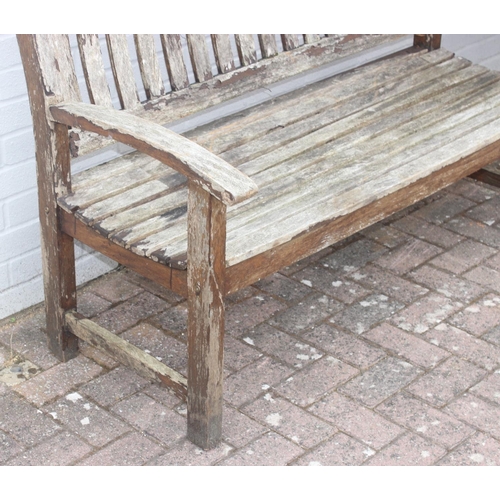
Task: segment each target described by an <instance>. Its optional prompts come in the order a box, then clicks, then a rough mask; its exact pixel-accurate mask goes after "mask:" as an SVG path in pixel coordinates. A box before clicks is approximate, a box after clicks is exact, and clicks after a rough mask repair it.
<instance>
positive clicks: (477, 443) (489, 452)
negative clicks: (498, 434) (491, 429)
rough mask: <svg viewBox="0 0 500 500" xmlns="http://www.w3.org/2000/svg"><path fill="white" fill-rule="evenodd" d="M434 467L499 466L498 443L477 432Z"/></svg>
mask: <svg viewBox="0 0 500 500" xmlns="http://www.w3.org/2000/svg"><path fill="white" fill-rule="evenodd" d="M436 465H446V466H450V465H454V466H462V467H463V466H467V467H468V466H471V465H473V466H477V465H490V466H491V465H497V466H498V465H500V443H499V442H498V441H497V440H496V439H493V438H492V437H490V436H488V435H486V434H483V433H482V432H478V433H477V434H475V435H474V436H472V437H470V438H469V439H468V440H467V441H465V443H463V444H461V445H460V446H457V448H455V449H454V450H453V451H451V452H450V453H448V455H446V456H445V457H444V458H443V459H442V460H440V461H439V462H438V463H437V464H436Z"/></svg>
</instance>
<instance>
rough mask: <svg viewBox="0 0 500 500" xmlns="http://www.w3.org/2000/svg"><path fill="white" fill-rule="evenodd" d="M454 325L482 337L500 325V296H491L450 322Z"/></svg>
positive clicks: (461, 312) (456, 315)
mask: <svg viewBox="0 0 500 500" xmlns="http://www.w3.org/2000/svg"><path fill="white" fill-rule="evenodd" d="M448 322H449V323H451V324H452V325H454V326H456V327H458V328H461V329H463V330H466V331H467V332H469V333H471V334H472V335H475V336H481V335H483V334H484V333H486V332H487V331H489V330H491V329H492V328H494V327H495V326H497V325H500V296H498V295H493V294H489V295H486V296H485V297H483V298H482V299H481V300H479V301H477V302H475V303H474V304H471V305H470V306H468V307H466V308H465V309H464V310H462V311H460V312H458V313H457V314H455V315H453V316H452V317H451V318H449V320H448Z"/></svg>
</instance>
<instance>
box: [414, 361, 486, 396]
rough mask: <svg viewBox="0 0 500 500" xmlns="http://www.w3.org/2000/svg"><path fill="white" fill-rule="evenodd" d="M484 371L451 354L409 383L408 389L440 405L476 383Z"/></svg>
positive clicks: (484, 373)
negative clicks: (435, 366)
mask: <svg viewBox="0 0 500 500" xmlns="http://www.w3.org/2000/svg"><path fill="white" fill-rule="evenodd" d="M486 373H487V372H486V371H485V370H483V369H482V368H478V367H477V366H475V365H473V364H472V363H469V362H468V361H464V360H462V359H459V358H456V357H454V356H453V357H451V358H448V359H447V360H445V361H444V362H443V363H441V364H440V365H439V366H438V367H437V368H435V369H434V370H433V371H431V372H429V373H428V374H426V375H424V376H423V377H421V378H420V379H419V380H417V381H416V382H414V383H413V384H411V385H410V386H409V388H408V391H409V392H411V393H412V394H415V395H416V396H419V397H421V398H422V399H424V400H425V401H428V402H429V403H431V404H432V405H434V406H442V405H444V404H447V403H449V402H450V401H451V400H452V399H453V398H455V397H456V396H458V395H459V394H460V393H462V392H464V391H465V390H466V389H468V388H469V387H471V386H473V385H475V384H477V383H478V382H479V381H480V380H481V379H482V378H483V377H484V376H485V375H486Z"/></svg>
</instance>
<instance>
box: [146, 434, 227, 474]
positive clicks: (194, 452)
mask: <svg viewBox="0 0 500 500" xmlns="http://www.w3.org/2000/svg"><path fill="white" fill-rule="evenodd" d="M231 451H232V448H231V446H229V445H228V444H226V443H221V444H220V445H219V446H217V447H216V448H214V449H213V450H209V451H204V450H202V449H201V448H198V447H197V446H195V445H194V444H193V443H191V442H189V441H187V440H183V441H181V442H180V443H179V444H177V445H176V446H174V447H173V448H172V449H171V450H169V451H167V453H165V454H164V455H161V456H159V457H157V458H155V459H154V460H151V461H150V462H149V463H148V464H147V465H152V466H155V467H159V466H161V467H164V466H173V465H182V466H198V467H200V466H207V465H214V464H216V463H217V462H219V461H220V460H222V459H224V458H225V457H227V456H228V454H229V453H230V452H231Z"/></svg>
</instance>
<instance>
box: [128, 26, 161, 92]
mask: <svg viewBox="0 0 500 500" xmlns="http://www.w3.org/2000/svg"><path fill="white" fill-rule="evenodd" d="M134 41H135V47H136V50H137V59H138V61H139V69H140V71H141V77H142V83H143V85H144V91H145V92H146V97H147V99H151V98H153V97H159V96H161V95H163V94H164V93H165V87H164V85H163V80H162V77H161V70H160V65H159V64H158V57H157V55H156V48H155V40H154V37H153V35H134Z"/></svg>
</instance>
